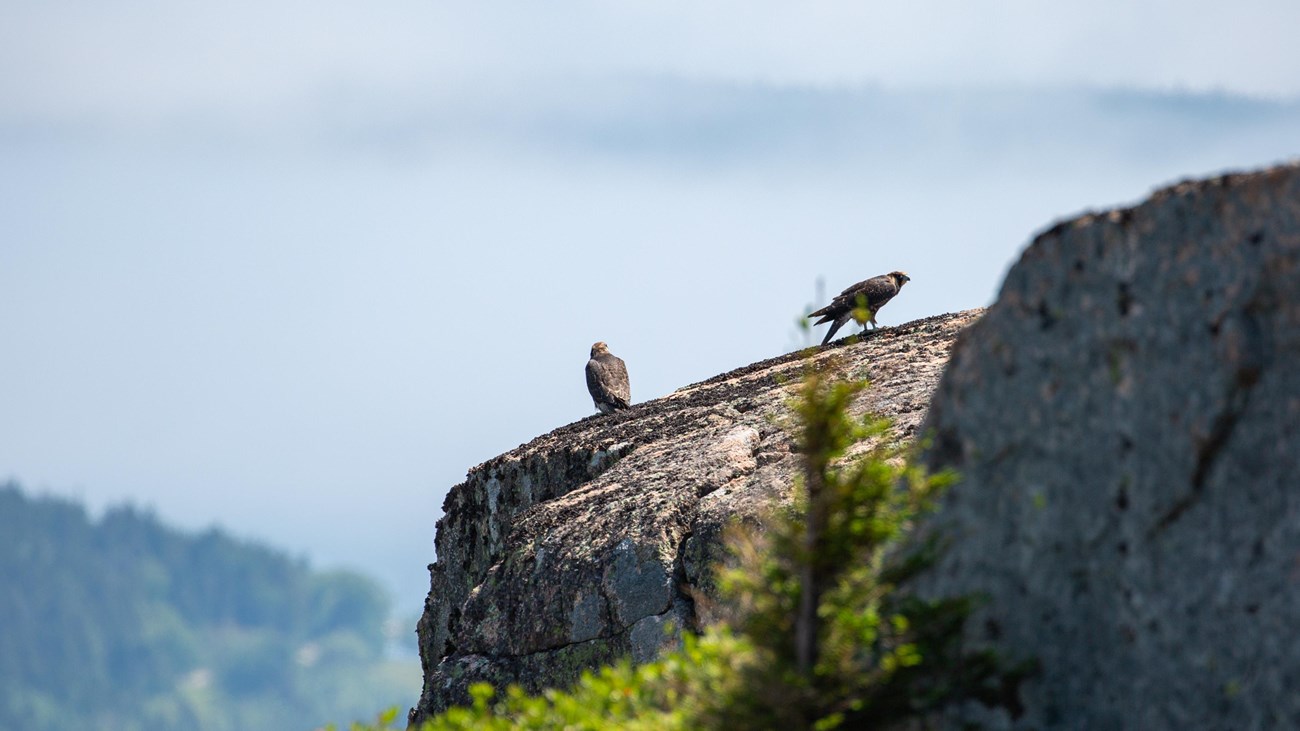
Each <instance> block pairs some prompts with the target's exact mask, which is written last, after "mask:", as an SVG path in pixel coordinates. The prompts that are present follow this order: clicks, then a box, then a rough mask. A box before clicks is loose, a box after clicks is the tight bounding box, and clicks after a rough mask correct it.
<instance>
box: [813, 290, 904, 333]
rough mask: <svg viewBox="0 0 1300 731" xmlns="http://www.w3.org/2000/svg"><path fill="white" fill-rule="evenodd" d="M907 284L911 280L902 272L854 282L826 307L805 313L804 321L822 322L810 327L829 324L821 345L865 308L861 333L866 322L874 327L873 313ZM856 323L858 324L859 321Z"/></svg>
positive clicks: (864, 328) (875, 324)
mask: <svg viewBox="0 0 1300 731" xmlns="http://www.w3.org/2000/svg"><path fill="white" fill-rule="evenodd" d="M910 281H912V280H911V278H910V277H908V276H907V273H906V272H890V273H888V274H881V275H880V276H878V277H872V278H871V279H868V280H866V281H863V282H858V283H857V284H855V285H853V286H852V287H849V288H848V289H846V290H844V291H843V292H840V293H839V294H838V295H836V296H835V299H833V300H831V303H830V304H829V305H826V306H825V307H823V308H821V309H820V310H817V311H816V312H812V313H809V315H808V317H818V316H820V317H821V318H822V319H820V320H818V321H817V322H814V323H813V324H814V325H820V324H822V323H824V322H829V323H831V329H830V330H827V331H826V339H824V340H822V345H825V344H826V343H829V342H830V341H831V337H833V336H834V335H835V331H836V330H839V329H840V328H841V327H842V326H843V325H844V323H846V322H848V321H849V319H850V318H853V319H858V318H855V317H854V314H853V311H854V310H855V309H857V308H858V307H860V306H861V307H865V308H866V310H867V319H866V322H863V323H862V329H863V331H865V330H866V329H867V322H869V323H871V327H872V328H875V327H877V326H878V325H877V323H876V313H877V312H880V308H881V307H884V306H885V303H887V302H889V301H890V300H891V299H893V298H894V295H896V294H898V290H900V289H902V288H903V285H904V284H907V283H908V282H910ZM859 302H861V305H859ZM859 317H860V316H859ZM858 321H859V322H861V320H860V319H859V320H858Z"/></svg>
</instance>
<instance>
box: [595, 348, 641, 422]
mask: <svg viewBox="0 0 1300 731" xmlns="http://www.w3.org/2000/svg"><path fill="white" fill-rule="evenodd" d="M587 390H588V391H590V392H591V400H592V401H594V402H596V407H597V408H599V407H600V405H601V404H608V405H609V406H610V407H611V408H615V409H626V408H627V407H628V406H630V405H631V403H632V388H631V385H630V384H629V383H628V380H627V366H626V365H625V364H624V363H623V359H622V358H619V357H618V356H615V355H611V354H609V353H602V354H600V355H599V356H597V357H595V358H592V359H591V360H589V361H587ZM603 410H604V409H602V411H603Z"/></svg>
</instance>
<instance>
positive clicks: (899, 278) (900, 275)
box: [886, 272, 912, 288]
mask: <svg viewBox="0 0 1300 731" xmlns="http://www.w3.org/2000/svg"><path fill="white" fill-rule="evenodd" d="M886 276H888V277H889V278H890V279H892V280H894V286H896V287H899V288H901V287H902V286H903V285H904V284H907V283H908V282H910V281H912V278H911V277H909V276H907V272H890V273H889V274H887V275H886Z"/></svg>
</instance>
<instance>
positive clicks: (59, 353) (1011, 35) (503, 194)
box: [0, 0, 1300, 614]
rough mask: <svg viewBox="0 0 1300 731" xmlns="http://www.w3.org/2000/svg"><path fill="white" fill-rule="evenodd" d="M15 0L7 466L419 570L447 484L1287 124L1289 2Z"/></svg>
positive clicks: (1219, 166)
mask: <svg viewBox="0 0 1300 731" xmlns="http://www.w3.org/2000/svg"><path fill="white" fill-rule="evenodd" d="M477 5H479V4H468V3H458V4H453V3H440V2H439V3H424V2H415V0H394V1H393V2H387V3H381V4H377V3H355V4H354V3H342V2H337V1H333V2H313V3H304V2H293V3H281V4H271V5H267V4H265V3H252V2H246V1H245V0H236V1H235V2H231V3H220V4H217V5H196V4H176V3H164V2H161V1H160V0H120V1H119V2H114V3H91V2H88V1H83V0H76V1H74V0H54V1H53V2H47V3H26V2H12V1H11V2H9V3H8V4H7V6H6V8H5V22H4V23H2V24H0V161H2V162H3V164H0V343H3V347H4V349H3V367H2V370H0V478H7V477H12V478H15V479H17V480H20V481H22V482H23V483H24V484H25V485H26V486H27V487H28V488H29V489H33V490H37V491H40V490H48V491H51V492H56V493H60V494H70V495H74V496H80V497H82V498H84V499H85V500H86V501H87V502H88V503H89V504H90V505H91V506H92V507H97V508H98V507H102V506H104V505H106V504H110V503H114V502H118V501H123V500H130V501H133V502H135V503H137V504H141V505H145V506H152V507H153V508H154V509H156V510H157V511H158V512H159V514H160V515H161V516H162V517H164V518H165V519H168V520H171V521H174V522H177V523H179V524H181V525H186V526H191V527H201V526H206V525H209V524H212V523H218V524H220V525H223V526H225V527H227V528H228V529H230V530H231V531H233V532H235V533H236V534H239V535H244V536H252V537H258V538H264V539H266V540H268V541H271V542H273V543H275V544H277V545H280V546H284V547H286V548H288V549H289V550H291V551H293V552H295V553H301V554H303V555H307V556H309V557H311V558H312V559H313V560H314V561H315V562H316V563H317V564H318V565H325V566H332V565H346V566H352V567H356V568H360V569H363V570H366V571H368V572H370V573H372V574H374V575H376V576H378V577H380V578H381V579H382V580H383V581H384V582H385V583H386V584H387V585H388V586H390V587H391V588H392V589H393V590H394V592H395V594H396V597H397V600H398V602H399V606H400V607H401V608H402V610H403V612H404V613H406V614H414V613H415V612H417V611H418V610H419V606H420V604H419V602H420V600H421V598H422V596H423V593H424V590H425V588H426V586H427V574H426V572H425V568H424V567H425V565H426V564H427V563H429V562H430V561H432V560H433V558H434V555H433V548H432V545H433V526H434V521H435V520H436V519H437V518H438V516H439V514H440V507H441V501H442V496H443V494H444V492H445V491H446V490H447V489H448V488H449V487H450V486H451V485H453V484H454V483H456V482H458V481H459V480H460V479H461V478H462V477H463V475H464V472H465V470H466V469H467V468H469V467H471V466H473V465H474V464H476V463H478V462H480V461H482V460H485V459H487V458H490V457H492V456H494V455H496V454H498V453H500V452H502V451H504V450H507V449H509V448H512V447H514V446H515V445H516V444H519V443H521V442H524V441H526V440H528V439H530V438H531V437H533V436H535V435H537V434H539V433H542V432H545V431H547V430H549V429H551V428H553V427H556V426H560V425H562V424H565V423H568V422H570V421H573V420H575V419H579V418H582V417H584V416H586V415H588V414H590V413H592V411H593V408H592V405H591V401H590V399H589V398H588V396H587V394H586V391H585V386H584V381H583V376H582V369H583V365H584V363H585V361H586V358H587V352H588V349H589V347H590V345H591V343H592V342H594V341H596V340H604V341H606V342H608V343H609V345H610V348H611V350H612V351H613V352H614V353H616V354H617V355H619V356H620V357H622V358H623V359H625V360H626V361H627V363H628V367H629V371H630V374H631V380H632V389H633V398H634V400H637V401H641V400H645V399H649V398H653V397H656V396H662V395H664V394H666V393H668V392H670V391H672V390H673V389H674V388H677V387H680V386H682V385H685V384H687V383H690V382H693V381H697V380H700V379H703V378H707V377H709V376H712V375H714V374H716V373H719V372H721V371H724V370H726V369H728V368H731V367H735V366H739V365H743V364H746V363H749V362H751V361H753V360H756V359H760V358H764V357H769V356H772V355H776V354H778V353H781V352H784V351H787V350H789V349H791V348H793V347H796V346H798V345H801V344H803V343H804V342H805V341H804V339H803V336H801V335H800V334H799V332H798V330H797V329H796V327H795V324H794V323H795V318H796V317H797V316H798V315H799V314H801V313H803V312H806V311H807V308H808V307H810V306H812V305H814V304H815V303H817V302H819V301H821V300H823V299H824V295H827V294H832V293H834V292H838V291H839V290H840V289H841V288H843V287H845V286H847V285H848V284H851V283H853V282H855V281H857V280H860V279H863V278H865V277H868V276H872V275H875V274H880V273H882V272H886V271H889V270H892V269H903V270H906V271H907V272H908V273H909V274H910V275H911V276H912V283H911V284H910V285H909V286H908V288H907V290H906V291H904V292H903V294H902V295H901V296H900V297H899V298H898V299H896V300H895V301H894V302H892V303H891V304H890V306H889V308H888V309H887V310H885V311H884V312H883V313H882V315H881V318H880V320H881V323H882V324H885V325H889V324H896V323H899V322H903V321H906V320H910V319H914V318H918V317H923V316H926V315H930V314H936V313H941V312H946V311H951V310H957V309H963V308H968V307H974V306H980V305H984V304H987V303H988V302H990V301H991V299H992V298H993V296H994V295H995V293H996V288H997V286H998V283H999V281H1000V278H1001V275H1002V274H1003V273H1004V272H1005V270H1006V268H1007V267H1008V266H1009V264H1010V263H1011V262H1012V261H1013V260H1014V258H1015V257H1016V256H1017V254H1018V252H1019V250H1020V249H1021V248H1022V247H1023V245H1024V244H1025V242H1026V241H1027V240H1028V239H1029V237H1030V236H1031V234H1032V232H1033V231H1034V230H1035V229H1038V228H1041V227H1043V226H1045V225H1047V224H1048V223H1050V222H1051V221H1052V220H1054V219H1057V218H1059V217H1062V216H1066V215H1070V214H1073V213H1077V212H1079V211H1080V210H1082V209H1086V208H1096V207H1105V206H1111V205H1116V204H1123V203H1128V202H1133V201H1135V200H1137V199H1139V198H1140V197H1141V196H1143V195H1144V194H1145V193H1146V192H1148V191H1149V189H1150V188H1151V187H1153V186H1155V185H1157V184H1160V183H1165V182H1170V181H1172V180H1175V179H1178V178H1180V177H1184V176H1189V175H1205V174H1209V173H1214V172H1217V171H1220V170H1223V169H1227V168H1246V167H1254V166H1259V165H1263V164H1267V163H1270V162H1274V161H1278V160H1281V159H1285V158H1288V157H1291V156H1293V155H1295V154H1296V153H1297V152H1298V151H1300V150H1298V147H1300V146H1298V143H1297V141H1298V140H1300V103H1298V102H1297V100H1298V99H1300V96H1298V95H1300V50H1298V49H1300V46H1297V45H1296V44H1295V43H1294V42H1293V40H1292V34H1293V32H1294V29H1295V28H1297V27H1300V6H1297V5H1296V4H1294V3H1292V2H1289V1H1287V0H1273V1H1262V0H1261V1H1252V2H1241V3H1234V4H1230V5H1225V4H1222V3H1210V2H1199V1H1198V2H1180V3H1172V2H1147V3H1122V2H1118V0H1110V1H1108V2H1089V3H1083V2H1066V3H1053V4H1043V3H1028V2H935V1H931V2H922V3H910V4H904V5H897V4H895V5H897V6H896V7H889V8H884V7H873V6H872V5H871V4H864V3H850V2H819V3H807V4H804V3H800V4H794V3H789V4H784V3H775V2H759V3H750V2H746V3H740V2H723V3H717V4H709V5H708V7H701V4H698V3H684V2H654V3H651V2H637V3H618V4H612V3H609V4H602V3H563V4H560V5H554V4H547V5H530V4H525V3H514V2H512V3H494V4H491V7H477Z"/></svg>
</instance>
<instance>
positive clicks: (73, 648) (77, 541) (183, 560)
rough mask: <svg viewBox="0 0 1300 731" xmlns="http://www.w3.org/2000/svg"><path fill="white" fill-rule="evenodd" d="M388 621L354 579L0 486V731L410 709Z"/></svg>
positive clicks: (265, 723) (218, 539)
mask: <svg viewBox="0 0 1300 731" xmlns="http://www.w3.org/2000/svg"><path fill="white" fill-rule="evenodd" d="M386 613H387V600H386V598H385V597H384V596H383V592H382V591H381V590H380V589H379V587H378V586H376V585H375V584H374V583H373V582H371V581H370V580H368V579H365V578H364V577H360V576H357V575H355V574H348V573H341V572H339V573H333V572H332V573H324V574H318V573H314V572H312V571H311V570H310V569H309V568H308V567H307V565H306V564H305V562H303V561H299V560H293V559H291V558H289V557H287V556H285V555H284V554H282V553H280V552H277V551H274V550H271V549H268V548H265V547H263V546H259V545H256V544H251V543H246V542H242V541H238V540H235V539H233V538H231V537H229V536H227V535H225V534H224V533H222V532H220V531H216V530H211V531H207V532H205V533H202V534H199V535H191V534H185V533H181V532H178V531H175V530H172V529H169V528H167V527H165V526H164V525H162V524H161V523H160V522H159V521H158V520H157V519H156V518H154V517H153V516H151V515H149V514H147V513H144V512H141V511H138V510H135V509H133V508H129V507H127V508H115V509H111V510H109V511H108V512H107V513H106V514H105V516H104V517H103V518H102V519H101V520H99V521H91V520H90V519H89V518H88V516H87V515H86V512H85V510H84V509H83V508H82V507H81V506H79V505H77V504H75V503H72V502H69V501H63V500H57V499H51V498H28V497H27V496H25V495H24V494H23V493H22V492H21V491H20V490H19V489H18V487H17V486H16V485H12V484H9V485H0V618H2V619H0V728H3V729H11V728H12V729H17V728H22V729H25V730H26V731H42V730H43V729H63V728H67V727H69V726H70V725H73V723H72V721H73V719H74V718H75V726H76V727H77V728H83V729H104V730H105V731H108V730H110V729H111V730H112V731H132V730H133V729H139V730H140V731H168V730H170V729H178V730H179V729H186V731H189V730H191V729H196V730H198V731H205V730H206V731H222V730H225V729H230V730H231V731H235V730H236V729H238V730H240V731H245V730H251V729H283V728H302V727H306V726H308V725H309V724H311V723H313V722H315V721H319V720H324V719H327V718H332V717H333V718H337V717H339V716H340V715H345V716H346V715H354V714H356V713H358V712H360V711H362V710H363V709H367V708H373V707H374V705H375V703H376V701H377V700H379V701H380V702H398V701H402V700H406V699H408V698H410V697H412V696H414V695H415V694H417V693H418V692H419V691H418V669H417V668H416V667H415V666H414V663H407V664H406V666H405V667H404V668H403V673H402V674H396V673H394V672H392V670H391V669H390V666H389V665H390V664H389V663H384V662H382V661H381V660H380V656H381V654H382V649H383V636H382V631H383V621H384V618H385V614H386ZM403 674H404V675H405V678H403V677H402V675H403ZM70 714H71V715H70Z"/></svg>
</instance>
